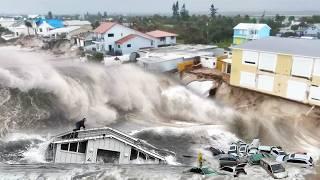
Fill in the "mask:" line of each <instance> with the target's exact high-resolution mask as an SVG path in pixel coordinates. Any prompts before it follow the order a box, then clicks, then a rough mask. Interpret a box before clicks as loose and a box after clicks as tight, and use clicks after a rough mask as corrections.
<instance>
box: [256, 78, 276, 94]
mask: <svg viewBox="0 0 320 180" xmlns="http://www.w3.org/2000/svg"><path fill="white" fill-rule="evenodd" d="M273 84H274V76H271V75H262V74H260V75H259V76H258V89H259V90H262V91H268V92H273Z"/></svg>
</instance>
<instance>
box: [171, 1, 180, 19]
mask: <svg viewBox="0 0 320 180" xmlns="http://www.w3.org/2000/svg"><path fill="white" fill-rule="evenodd" d="M172 16H173V17H174V18H177V17H179V2H178V1H177V2H175V3H173V5H172Z"/></svg>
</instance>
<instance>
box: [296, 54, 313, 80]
mask: <svg viewBox="0 0 320 180" xmlns="http://www.w3.org/2000/svg"><path fill="white" fill-rule="evenodd" d="M312 70H313V59H312V58H304V57H297V56H294V57H293V64H292V71H291V74H292V75H294V76H299V77H306V78H310V77H311V74H312Z"/></svg>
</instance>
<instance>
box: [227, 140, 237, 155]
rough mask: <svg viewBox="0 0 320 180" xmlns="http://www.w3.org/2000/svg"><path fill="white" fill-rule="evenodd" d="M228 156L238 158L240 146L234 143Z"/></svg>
mask: <svg viewBox="0 0 320 180" xmlns="http://www.w3.org/2000/svg"><path fill="white" fill-rule="evenodd" d="M228 154H232V155H235V156H237V154H238V146H237V144H234V143H232V144H231V145H230V147H229V151H228Z"/></svg>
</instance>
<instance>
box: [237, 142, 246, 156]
mask: <svg viewBox="0 0 320 180" xmlns="http://www.w3.org/2000/svg"><path fill="white" fill-rule="evenodd" d="M247 148H248V145H247V144H241V145H240V146H239V149H238V155H239V156H245V155H247Z"/></svg>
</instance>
